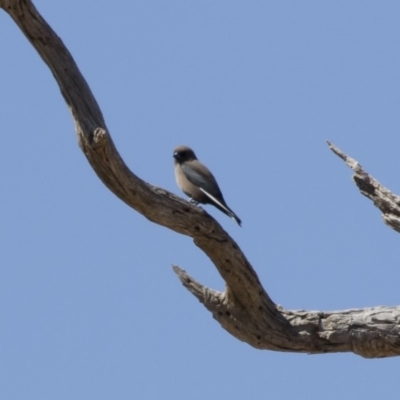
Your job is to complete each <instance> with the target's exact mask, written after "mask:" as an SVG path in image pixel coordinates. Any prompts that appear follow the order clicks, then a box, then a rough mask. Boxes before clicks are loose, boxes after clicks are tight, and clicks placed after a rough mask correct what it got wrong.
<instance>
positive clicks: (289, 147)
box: [0, 0, 400, 400]
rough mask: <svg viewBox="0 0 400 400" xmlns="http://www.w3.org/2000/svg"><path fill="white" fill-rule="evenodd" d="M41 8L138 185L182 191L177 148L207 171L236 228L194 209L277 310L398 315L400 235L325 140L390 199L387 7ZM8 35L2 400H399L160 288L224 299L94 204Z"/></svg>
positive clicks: (373, 374) (179, 246)
mask: <svg viewBox="0 0 400 400" xmlns="http://www.w3.org/2000/svg"><path fill="white" fill-rule="evenodd" d="M50 3H51V4H50ZM35 4H36V6H37V8H38V9H39V10H40V11H41V13H42V15H43V16H44V17H45V18H46V20H47V21H48V23H49V24H50V25H51V26H52V27H53V29H55V31H56V32H57V34H58V35H59V36H60V37H61V38H62V40H63V41H64V43H65V44H66V45H67V47H68V48H69V50H70V51H71V53H72V54H73V56H74V58H75V60H76V62H77V64H78V66H79V67H80V69H81V71H82V73H83V74H84V76H85V78H86V79H87V81H88V83H89V85H90V86H91V88H92V90H93V93H94V95H95V96H96V98H97V100H98V102H99V104H100V106H101V108H102V111H103V114H104V116H105V118H106V122H107V125H108V127H109V129H110V131H111V134H112V136H113V139H114V141H115V143H116V145H117V147H118V149H119V151H120V153H121V155H122V156H123V158H124V159H125V161H126V162H127V164H128V165H129V166H130V168H131V169H132V170H133V171H134V172H135V173H136V174H138V175H139V176H140V177H141V178H143V179H144V180H146V181H148V182H150V183H152V184H154V185H158V186H161V187H163V188H165V189H167V190H169V191H172V192H174V193H177V194H180V191H179V189H178V188H177V187H176V184H175V180H174V176H173V168H172V149H173V148H174V147H175V146H177V145H179V144H186V145H190V146H191V147H193V148H194V149H195V151H196V153H197V155H198V157H199V158H200V159H201V160H202V161H203V162H204V163H206V164H207V165H208V166H209V167H210V169H212V171H213V172H214V174H215V175H216V177H217V179H218V181H219V184H220V186H221V188H222V190H223V192H224V196H225V198H226V200H227V202H228V204H229V205H230V206H231V207H232V209H233V210H234V211H235V212H236V213H237V214H238V215H239V216H240V218H241V219H242V221H243V227H242V228H239V227H238V226H237V225H236V224H235V223H234V222H233V221H232V220H230V219H229V218H227V217H226V216H225V215H223V214H222V213H220V212H219V211H218V210H216V209H214V208H212V207H211V206H206V210H207V211H208V212H210V214H212V215H213V216H215V218H216V219H217V220H218V221H219V222H220V223H221V224H222V225H223V227H224V228H225V229H226V230H227V231H228V232H229V233H230V234H231V235H232V237H233V238H234V239H235V240H236V241H237V242H238V244H239V245H240V246H241V248H242V249H243V251H244V252H245V253H246V255H247V256H248V258H249V260H250V261H251V262H252V264H253V266H254V268H255V269H256V271H257V273H258V274H259V277H260V279H261V281H262V283H263V284H264V286H265V288H266V290H267V291H268V293H269V294H270V296H271V297H272V299H273V300H274V301H275V302H276V303H278V304H281V305H282V306H284V307H285V308H288V309H309V310H340V309H348V308H362V307H371V306H378V305H388V306H393V305H396V304H398V303H399V296H398V279H399V277H400V273H399V270H398V258H399V257H398V241H399V236H398V234H396V233H395V232H394V231H392V230H391V229H389V228H387V227H385V225H384V224H383V223H382V220H381V217H380V213H379V212H378V211H377V210H376V209H375V208H374V207H373V206H372V204H371V203H370V202H369V201H368V200H367V199H365V198H364V197H362V196H361V195H360V194H359V193H358V191H357V190H356V188H355V186H354V184H353V183H352V181H351V179H350V177H351V171H350V170H349V169H348V168H347V167H346V166H345V165H344V164H343V162H342V161H340V160H339V159H338V158H337V157H336V156H334V155H333V154H332V153H331V152H330V151H329V150H328V147H327V146H326V143H325V141H326V140H327V139H329V140H331V141H332V142H333V143H335V144H336V145H337V146H339V147H340V148H341V149H342V150H344V151H345V152H347V153H348V154H349V155H350V156H352V157H354V158H356V159H357V160H358V161H359V162H360V163H361V164H362V165H363V167H364V168H365V169H366V170H367V171H368V172H370V173H371V174H372V175H373V176H374V177H376V178H377V179H378V180H380V182H381V183H383V184H384V185H386V186H388V187H389V188H391V189H392V190H393V191H394V192H396V193H399V192H400V183H399V180H398V170H399V168H400V161H399V157H398V148H399V146H400V135H399V129H400V126H399V125H400V117H399V112H398V110H399V106H400V79H399V70H400V56H399V54H400V51H399V38H400V25H399V23H398V19H399V14H400V3H399V2H397V1H385V2H376V1H352V2H348V1H335V2H318V1H301V2H299V1H286V2H267V1H251V2H238V1H202V2H193V1H170V2H167V1H136V2H129V4H128V3H127V2H121V1H115V2H114V3H113V4H112V5H111V4H110V2H106V1H97V2H96V6H95V7H93V4H94V3H93V2H81V1H77V0H71V1H69V2H48V1H44V0H41V1H36V2H35ZM0 36H1V38H2V40H1V41H0V46H1V47H0V51H1V54H2V57H1V64H2V67H1V71H2V73H1V74H0V93H1V95H0V110H1V113H0V115H1V128H2V145H1V146H0V179H1V182H2V186H1V187H2V189H1V194H2V195H1V198H2V207H1V212H0V219H1V224H0V242H1V252H0V261H1V272H2V273H1V276H2V279H1V280H0V319H1V321H2V322H1V328H0V376H1V378H0V396H1V398H2V399H7V400H17V399H21V400H22V399H23V400H26V399H30V400H31V399H33V400H36V399H37V400H47V399H49V400H50V399H51V400H53V399H57V400H63V399H74V400H80V399H85V400H87V399H96V400H102V399H116V398H118V399H164V398H168V399H204V398H219V399H225V398H226V399H227V398H230V399H259V398H277V399H289V398H293V396H297V397H299V398H306V397H307V399H310V400H312V399H319V398H321V397H323V398H324V399H325V400H330V399H337V398H345V399H347V398H349V399H350V398H363V399H376V398H378V396H379V397H385V398H387V399H396V398H397V396H398V376H399V372H398V363H399V360H398V359H396V358H392V359H384V360H365V359H362V358H360V357H358V356H355V355H353V354H329V355H317V356H316V355H314V356H309V355H305V354H290V353H278V352H267V351H259V350H255V349H253V348H251V347H250V346H248V345H247V344H244V343H242V342H239V341H238V340H236V339H234V338H233V337H232V336H230V335H229V334H228V333H227V332H226V331H224V330H223V329H222V328H221V327H220V326H219V325H218V324H217V323H216V322H215V321H214V320H213V319H212V317H211V315H210V314H209V313H208V312H207V311H206V310H205V308H204V307H202V306H201V305H200V303H198V301H197V300H196V299H195V298H194V297H192V296H191V295H190V294H189V293H188V292H187V291H186V290H185V289H184V288H183V287H182V286H181V284H180V282H179V281H178V279H177V278H176V276H175V274H174V273H173V271H172V269H171V264H178V265H179V266H181V267H182V268H184V269H186V270H187V271H188V272H189V273H190V274H191V275H192V276H194V277H195V278H196V279H198V280H199V281H200V282H202V283H203V284H206V285H208V286H209V287H211V288H213V289H218V290H223V288H224V283H223V281H222V279H221V278H220V277H219V275H218V273H217V271H216V269H215V268H214V267H213V265H211V264H210V262H209V260H208V259H207V258H206V257H205V256H204V255H203V254H202V253H201V252H200V251H199V249H198V248H197V247H196V246H194V244H193V243H192V241H191V240H190V238H187V237H184V236H180V235H177V234H176V233H174V232H172V231H169V230H167V229H165V228H162V227H160V226H157V225H154V224H152V223H150V222H149V221H147V220H146V219H145V218H143V217H142V216H141V215H139V214H138V213H136V212H134V211H133V210H131V209H130V208H129V207H127V206H126V205H125V204H124V203H122V202H121V201H120V200H118V199H117V198H116V197H115V196H114V195H113V194H112V193H111V192H109V191H108V190H107V189H106V188H105V186H104V185H103V184H102V183H101V182H100V180H99V179H98V178H97V177H96V176H95V174H94V172H93V171H92V170H91V168H90V166H89V164H88V162H87V161H86V159H85V158H84V156H83V154H82V153H81V151H80V150H79V148H78V146H77V142H76V137H75V134H74V127H73V123H72V119H71V117H70V115H69V112H68V109H67V107H66V105H65V104H64V101H63V99H62V96H61V95H60V92H59V90H58V87H57V86H56V84H55V81H54V79H53V77H52V75H51V73H50V72H49V70H48V69H47V67H46V66H45V64H44V63H43V62H42V61H41V60H40V59H39V57H38V55H37V54H36V53H35V51H34V50H33V48H32V47H31V45H30V44H29V43H28V41H27V40H26V39H25V38H24V37H23V35H22V34H21V32H20V31H19V29H18V28H17V27H16V25H15V24H14V23H13V21H12V20H11V19H10V18H9V17H8V16H7V15H6V14H5V13H4V12H3V13H0ZM182 196H183V194H182Z"/></svg>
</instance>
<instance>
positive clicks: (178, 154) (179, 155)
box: [173, 146, 197, 164]
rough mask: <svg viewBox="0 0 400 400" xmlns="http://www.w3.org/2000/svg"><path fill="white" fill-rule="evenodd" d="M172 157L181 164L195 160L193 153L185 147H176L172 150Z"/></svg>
mask: <svg viewBox="0 0 400 400" xmlns="http://www.w3.org/2000/svg"><path fill="white" fill-rule="evenodd" d="M173 157H174V158H175V160H176V161H177V162H178V163H179V164H181V163H183V162H185V161H191V160H197V158H196V154H194V151H193V150H192V149H191V148H190V147H187V146H178V147H176V148H175V149H174V154H173Z"/></svg>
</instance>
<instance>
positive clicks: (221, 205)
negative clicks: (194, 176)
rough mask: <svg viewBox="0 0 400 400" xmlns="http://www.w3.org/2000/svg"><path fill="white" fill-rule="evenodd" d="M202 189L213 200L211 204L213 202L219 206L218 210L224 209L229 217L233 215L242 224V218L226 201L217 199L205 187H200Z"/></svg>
mask: <svg viewBox="0 0 400 400" xmlns="http://www.w3.org/2000/svg"><path fill="white" fill-rule="evenodd" d="M200 190H201V191H202V192H203V193H204V194H205V195H207V196H208V197H209V198H210V199H211V200H212V203H211V204H213V205H214V206H215V207H217V208H218V210H220V211H222V212H223V213H224V214H226V215H227V216H228V217H231V218H232V219H233V220H234V221H236V223H237V224H238V225H239V226H242V221H241V219H240V218H239V217H238V216H237V215H236V214H235V213H234V212H233V211H232V210H231V209H230V208H229V207H228V205H227V204H226V203H225V201H224V202H223V203H222V202H221V201H220V200H217V199H216V198H215V197H214V196H212V195H211V194H210V193H208V192H206V191H205V190H204V189H203V188H200ZM222 200H223V199H222Z"/></svg>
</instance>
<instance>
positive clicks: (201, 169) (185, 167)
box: [173, 146, 242, 226]
mask: <svg viewBox="0 0 400 400" xmlns="http://www.w3.org/2000/svg"><path fill="white" fill-rule="evenodd" d="M173 157H174V169H175V179H176V183H177V184H178V186H179V188H180V189H181V190H182V192H183V193H185V194H186V195H187V196H189V197H190V200H189V201H190V202H191V203H195V204H198V203H203V204H212V205H213V206H215V207H217V208H218V210H220V211H222V212H223V213H224V214H226V215H227V216H228V217H231V218H232V219H233V220H234V221H236V222H237V224H238V225H239V226H241V225H242V221H241V220H240V218H239V217H238V216H237V215H236V214H235V213H234V212H233V211H232V210H231V209H230V208H229V207H228V205H227V204H226V202H225V200H224V196H223V195H222V192H221V189H220V188H219V186H218V183H217V181H216V179H215V178H214V175H213V174H212V173H211V171H210V170H209V169H208V168H207V167H206V166H205V165H204V164H202V163H201V162H200V161H199V160H198V159H197V157H196V154H195V153H194V151H193V150H192V149H191V148H190V147H187V146H178V147H176V148H175V149H174V152H173Z"/></svg>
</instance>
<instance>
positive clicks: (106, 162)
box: [0, 0, 400, 358]
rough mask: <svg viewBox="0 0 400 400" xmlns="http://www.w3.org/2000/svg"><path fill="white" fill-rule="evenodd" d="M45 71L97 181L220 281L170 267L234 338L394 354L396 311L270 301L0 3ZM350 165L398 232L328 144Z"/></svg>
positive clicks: (21, 17) (199, 216)
mask: <svg viewBox="0 0 400 400" xmlns="http://www.w3.org/2000/svg"><path fill="white" fill-rule="evenodd" d="M0 7H1V8H2V9H3V10H4V11H5V12H6V13H8V14H9V15H10V16H11V18H12V19H13V20H14V21H15V23H16V24H17V25H18V26H19V28H20V29H21V31H22V32H23V33H24V35H25V36H26V38H27V39H28V40H29V41H30V43H31V44H32V45H33V47H34V48H35V49H36V51H37V52H38V54H39V55H40V56H41V57H42V59H43V61H44V62H45V63H46V64H47V66H48V67H49V68H50V70H51V72H52V73H53V75H54V78H55V80H56V81H57V83H58V85H59V87H60V90H61V93H62V95H63V97H64V99H65V101H66V103H67V106H68V108H69V109H70V111H71V114H72V117H73V120H74V123H75V128H76V134H77V138H78V143H79V146H80V148H81V149H82V151H83V153H84V155H85V156H86V158H87V160H88V161H89V163H90V165H91V167H92V168H93V170H94V171H95V172H96V174H97V176H98V177H99V178H100V179H101V180H102V182H103V183H104V184H105V185H106V186H107V187H108V188H109V189H110V190H111V191H112V192H113V193H114V194H115V195H116V196H118V197H119V198H120V199H121V200H122V201H124V202H125V203H126V204H128V205H129V206H130V207H132V208H133V209H134V210H136V211H137V212H139V213H140V214H142V215H143V216H145V217H146V218H147V219H149V220H150V221H152V222H154V223H157V224H160V225H163V226H165V227H167V228H169V229H171V230H173V231H175V232H177V233H181V234H184V235H187V236H190V237H192V238H193V241H194V243H195V245H196V246H198V247H199V248H200V249H201V250H202V251H204V253H205V254H207V256H208V257H209V258H210V260H211V261H212V263H213V264H214V265H215V267H216V268H217V270H218V272H219V273H220V274H221V276H222V278H223V279H224V281H225V282H226V289H225V291H224V292H222V293H221V292H217V291H214V290H211V289H209V288H207V287H205V286H203V285H201V284H200V283H199V282H196V281H195V280H194V279H193V278H191V277H190V276H189V275H188V274H187V273H186V272H185V271H184V270H182V269H181V268H179V267H177V266H174V271H175V273H176V274H177V275H178V277H179V278H180V280H181V282H182V283H183V285H184V286H185V287H186V288H187V289H188V290H189V291H190V292H191V293H192V294H193V295H194V296H196V297H197V298H198V299H199V301H200V302H201V303H203V305H204V306H205V307H206V308H207V309H208V310H209V311H210V312H211V313H212V315H213V317H214V318H215V319H216V320H217V321H218V322H219V323H220V324H221V326H222V327H223V328H224V329H226V330H227V331H228V332H229V333H231V334H232V335H233V336H234V337H236V338H237V339H239V340H242V341H243V342H246V343H248V344H249V345H251V346H253V347H255V348H258V349H267V350H277V351H286V352H302V353H311V354H317V353H333V352H354V353H355V354H358V355H360V356H363V357H367V358H377V357H388V356H396V355H399V354H400V336H399V333H400V329H399V318H400V308H397V307H375V308H368V309H357V310H356V309H354V310H345V311H335V312H323V311H298V310H297V311H296V310H285V309H284V308H282V307H280V306H278V305H276V304H275V303H274V302H273V301H272V300H271V299H270V298H269V296H268V294H267V293H266V291H265V290H264V288H263V287H262V285H261V283H260V281H259V279H258V276H257V274H256V272H255V271H254V269H253V268H252V266H251V265H250V263H249V262H248V260H247V259H246V256H245V255H244V254H243V253H242V251H241V250H240V248H239V246H238V245H237V244H236V243H235V241H234V240H233V239H232V238H231V237H230V236H229V235H228V234H227V233H226V232H225V231H224V230H223V229H222V228H221V226H220V225H219V224H218V223H217V222H216V221H215V220H214V219H213V218H212V217H211V216H209V215H208V214H207V213H206V212H205V211H204V210H202V209H201V208H198V207H196V206H193V205H191V204H190V203H188V202H187V201H185V200H183V199H181V198H179V197H177V196H175V195H174V194H172V193H169V192H168V191H166V190H164V189H162V188H159V187H155V186H152V185H150V184H148V183H146V182H144V181H143V180H141V179H140V178H139V177H137V176H136V175H135V174H133V173H132V172H131V171H130V170H129V169H128V167H127V166H126V164H125V163H124V161H123V160H122V158H121V157H120V155H119V153H118V151H117V149H116V147H115V145H114V143H113V141H112V138H111V136H110V133H109V131H108V129H107V126H106V124H105V121H104V118H103V115H102V113H101V110H100V108H99V106H98V104H97V102H96V99H95V98H94V97H93V94H92V92H91V91H90V88H89V86H88V84H87V83H86V81H85V79H84V78H83V76H82V74H81V73H80V71H79V69H78V67H77V65H76V63H75V61H74V60H73V58H72V56H71V54H70V53H69V52H68V50H67V48H66V47H65V46H64V44H63V43H62V41H61V39H60V38H59V37H58V36H57V35H56V34H55V33H54V31H53V30H52V29H51V27H50V26H49V25H48V24H47V23H46V21H45V20H44V19H43V18H42V16H41V15H40V14H39V13H38V11H37V10H36V8H35V7H34V5H33V4H32V2H31V1H29V0H0ZM329 145H330V147H331V149H332V150H333V151H334V152H335V153H336V154H337V155H338V156H340V157H341V158H342V159H343V160H344V161H345V162H346V163H347V164H348V165H349V166H350V167H351V168H352V169H353V170H354V177H353V178H354V181H355V182H356V184H357V186H358V187H359V188H360V191H361V193H363V194H364V195H365V196H367V197H368V198H370V199H371V200H372V201H373V202H374V204H375V205H376V206H377V207H379V208H380V209H381V210H382V212H383V215H384V220H385V222H386V223H387V224H388V225H389V226H391V227H392V228H393V229H396V230H397V231H399V227H400V222H399V221H400V220H399V216H400V209H399V204H400V202H399V198H398V197H397V196H395V195H393V194H392V193H390V191H389V190H387V189H385V188H384V187H383V186H381V185H380V184H379V183H378V182H377V181H376V180H375V179H373V178H372V177H370V176H369V175H368V174H367V173H366V172H365V171H364V170H363V169H362V168H361V167H360V166H359V164H358V163H356V162H355V161H354V160H352V159H350V158H349V157H347V156H346V155H345V154H344V153H343V152H341V151H340V150H339V149H337V148H336V147H335V146H333V145H332V144H329Z"/></svg>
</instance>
